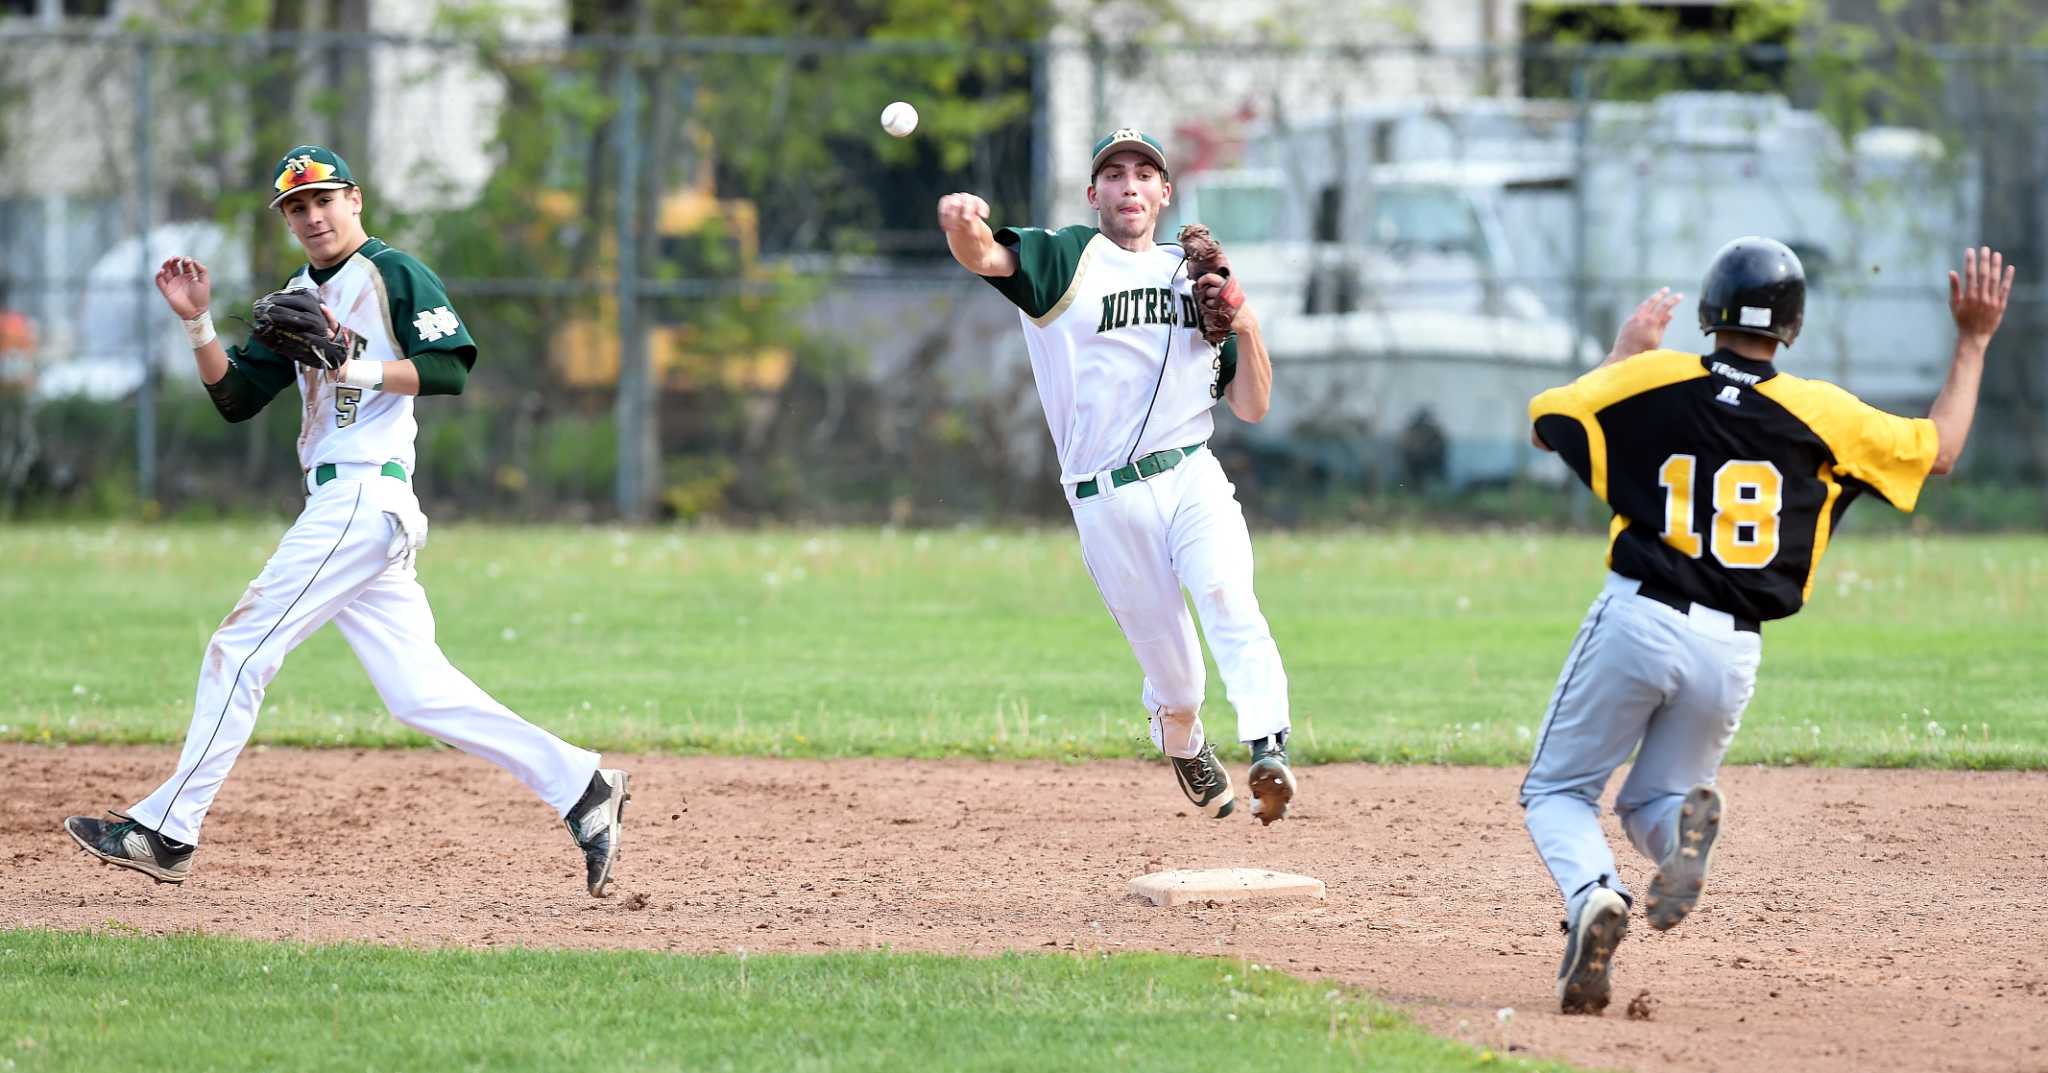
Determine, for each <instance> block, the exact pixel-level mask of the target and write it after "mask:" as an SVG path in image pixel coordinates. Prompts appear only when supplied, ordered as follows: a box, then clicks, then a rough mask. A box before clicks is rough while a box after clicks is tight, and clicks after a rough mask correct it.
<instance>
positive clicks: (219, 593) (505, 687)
mask: <svg viewBox="0 0 2048 1073" xmlns="http://www.w3.org/2000/svg"><path fill="white" fill-rule="evenodd" d="M281 530H283V524H262V526H252V524H242V526H158V528H137V526H102V528H82V526H10V528H0V555H4V559H6V561H8V563H10V565H8V569H6V571H4V573H0V600H4V604H6V606H8V608H16V610H14V612H12V614H8V616H6V620H4V627H0V629H4V643H6V651H8V653H10V655H12V668H10V672H8V674H6V676H4V680H0V682H4V684H0V739H12V741H180V739H182V733H184V725H186V721H188V717H190V698H193V686H195V678H197V670H199V657H201V651H203V647H205V641H207V637H209V633H211V631H213V627H215V623H217V620H219V616H221V614H225V612H227V610H229V608H231V606H233V602H236V598H238V596H240V592H242V586H244V584H246V582H248V580H250V577H254V575H256V571H258V569H260V567H262V561H264V559H266V557H268V553H270V549H272V545H274V541H276V536H279V532H281ZM1255 547H1257V555H1260V598H1262V602H1264V606H1266V612H1268V618H1270V620H1272V625H1274V633H1276V637H1278V641H1280V651H1282V657H1284V659H1286V666H1288V676H1290V680H1292V698H1294V723H1296V752H1298V754H1300V758H1303V760H1307V762H1317V760H1323V762H1327V760H1386V762H1456V764H1522V762H1524V760H1526V756H1528V752H1530V735H1532V733H1534V731H1536V727H1538V723H1540V719H1542V709H1544V702H1546V698H1548V692H1550V688H1552V684H1554V680H1556V672H1559V666H1561V663H1563V657H1565V649H1567V647H1569V643H1571V637H1573V631H1575V629H1577V623H1579V616H1581V612H1583V608H1585V604H1587V602H1589V600H1591V594H1593V590H1595V586H1597V584H1599V577H1602V569H1604V567H1602V565H1599V555H1602V543H1599V539H1597V536H1589V534H1563V536H1559V534H1524V532H1491V534H1485V532H1405V530H1395V532H1368V530H1358V532H1337V534H1286V532H1268V534H1260V536H1255ZM422 580H424V584H426V586H428V592H430V596H432V598H434V608H436V614H438V629H440V641H442V645H444V647H446V651H449V653H451V657H453V659H455V661H457V666H461V668H463V670H465V672H469V676H471V678H475V680H477V682H481V684H483V686H485V688H489V690H492V692H494V694H498V696H500V698H502V700H506V702H508V704H512V706H514V709H518V711H520V713H524V715H526V717H530V719H535V721H539V723H545V725H547V727H551V729H555V731H559V733H563V735H565V737H571V739H575V741H582V743H590V745H598V747H606V749H680V752H739V754H766V756H1008V758H1047V756H1051V758H1108V756H1147V754H1149V752H1151V745H1149V743H1147V741H1145V723H1143V715H1141V711H1139V702H1137V694H1139V674H1137V666H1135V661H1133V659H1130V653H1128V649H1126V647H1124V643H1122V639H1120V637H1118V633H1116V629H1114V625H1112V623H1110V616H1108V614H1106V612H1104V608H1102V604H1100V600H1098V598H1096V592H1094V588H1092V586H1090V582H1087V575H1085V571H1083V569H1081V563H1079V553H1077V547H1075V539H1073V534H1071V532H1069V530H1065V528H1047V530H1040V532H991V530H944V532H893V530H815V532H807V530H768V532H731V530H676V528H657V530H604V528H502V526H444V528H436V530H434V539H432V545H430V547H428V551H426V557H424V561H422ZM2044 637H2048V539H2040V536H1946V539H1921V536H1907V534H1882V536H1858V534H1855V530H1853V526H1851V530H1849V532H1847V534H1845V536H1843V539H1841V541H1837V543H1835V549H1833V553H1831V555H1829V559H1827V563H1825V565H1823V573H1821V582H1819V586H1817V590H1815V600H1812V608H1810V610H1806V612H1802V614H1800V616H1796V618H1792V620H1788V623H1778V625H1772V627H1767V637H1765V659H1763V676H1761V686H1759V690H1757V700H1755V704H1753V706H1751V711H1749V717H1747V719H1745V727H1743V733H1741V735H1739V737H1737V743H1735V754H1733V760H1735V762H1774V764H1858V766H1898V764H1913V766H1964V768H2042V766H2048V711H2044V709H2042V704H2040V702H2038V700H2040V672H2038V668H2040V659H2042V639H2044ZM1208 694H1210V704H1208V717H1210V725H1212V727H1219V729H1221V731H1223V735H1229V733H1231V729H1233V727H1231V715H1229V709H1227V704H1225V690H1223V682H1221V680H1219V678H1217V676H1214V674H1210V688H1208ZM256 737H258V741H270V743H307V745H383V743H420V741H424V739H420V737H418V735H412V733H410V731H406V729H403V727H399V725H397V723H395V721H393V719H389V717H387V715H385V713H383V709H381V704H379V700H377V694H375V692H373V690H371V686H369V682H367V678H365V676H362V670H360V668H358V666H356V661H354V655H352V653H350V651H348V649H346V645H342V641H340V637H338V635H336V633H334V631H322V633H319V635H317V637H313V641H309V643H307V645H305V647H303V649H299V651H297V653H295V655H293V657H291V661H287V666H285V672H283V674H281V676H279V678H276V682H274V684H272V688H270V694H268V702H266V706H264V719H262V725H260V727H258V735H256Z"/></svg>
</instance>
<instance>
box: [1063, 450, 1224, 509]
mask: <svg viewBox="0 0 2048 1073" xmlns="http://www.w3.org/2000/svg"><path fill="white" fill-rule="evenodd" d="M1201 449H1202V445H1201V444H1199V443H1198V444H1195V445H1194V446H1193V447H1168V448H1167V449H1166V450H1164V451H1154V452H1152V453H1151V454H1149V455H1146V456H1145V457H1143V458H1140V459H1138V460H1137V461H1136V462H1133V463H1131V464H1130V465H1128V466H1125V467H1124V468H1122V469H1113V470H1110V471H1109V486H1110V487H1111V488H1122V487H1123V486H1124V485H1127V484H1136V483H1137V482H1139V481H1142V480H1145V479H1146V478H1148V477H1157V476H1159V475H1160V474H1162V473H1165V472H1166V471H1167V470H1170V469H1172V468H1173V467H1175V466H1178V465H1180V463H1181V460H1182V459H1185V458H1193V457H1195V452H1196V451H1199V450H1201ZM1100 491H1102V487H1101V485H1100V484H1099V483H1097V481H1096V480H1095V478H1093V477H1091V478H1089V479H1087V480H1085V481H1082V482H1081V483H1080V484H1077V485H1075V486H1074V498H1075V499H1087V498H1088V497H1089V496H1092V495H1095V494H1096V493H1098V492H1100Z"/></svg>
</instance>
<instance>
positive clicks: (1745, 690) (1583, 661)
mask: <svg viewBox="0 0 2048 1073" xmlns="http://www.w3.org/2000/svg"><path fill="white" fill-rule="evenodd" d="M1637 587H1638V583H1637V582H1636V581H1635V580H1633V579H1630V578H1625V577H1622V576H1621V575H1619V574H1609V575H1608V579H1607V584H1606V587H1605V588H1603V589H1602V590H1601V592H1600V595H1599V596H1598V597H1596V598H1594V600H1593V606H1592V607H1590V608H1588V609H1587V611H1586V618H1585V621H1584V622H1582V623H1581V624H1580V626H1579V634H1578V637H1577V638H1576V639H1575V640H1574V641H1573V642H1572V647H1571V652H1570V653H1569V654H1567V655H1566V656H1565V661H1564V670H1563V672H1562V673H1561V674H1559V676H1558V680H1557V690H1556V692H1555V693H1553V694H1552V696H1551V699H1550V712H1549V714H1547V715H1546V716H1545V717H1544V720H1543V730H1542V732H1541V733H1540V734H1539V735H1538V737H1537V740H1536V754H1535V756H1534V758H1532V759H1531V760H1530V762H1529V773H1528V775H1527V776H1526V777H1524V778H1523V780H1522V791H1521V799H1522V808H1523V809H1524V810H1525V812H1524V816H1523V819H1524V821H1525V822H1526V823H1527V824H1528V827H1529V837H1530V838H1532V839H1534V840H1535V842H1536V852H1537V853H1539V854H1540V855H1542V857H1543V863H1544V864H1545V865H1546V866H1548V867H1549V869H1550V875H1551V878H1552V879H1555V880H1556V881H1557V888H1558V893H1559V894H1561V895H1563V896H1564V900H1565V908H1566V919H1568V920H1571V919H1577V915H1578V910H1579V903H1580V902H1581V901H1583V900H1584V899H1585V897H1586V895H1587V894H1588V893H1589V892H1590V891H1591V889H1592V888H1593V887H1594V886H1596V885H1604V886H1606V887H1608V888H1610V889H1612V890H1614V891H1616V892H1619V893H1621V894H1622V895H1623V896H1624V897H1626V896H1627V895H1628V890H1627V888H1626V887H1625V886H1624V885H1623V884H1622V882H1621V877H1620V876H1619V875H1617V874H1616V870H1615V862H1614V851H1613V850H1612V849H1610V848H1608V845H1607V836H1606V834H1605V833H1604V832H1602V831H1601V830H1600V794H1601V792H1602V791H1603V790H1604V789H1605V788H1606V786H1607V780H1608V778H1609V777H1610V776H1612V775H1613V774H1614V770H1615V769H1616V768H1618V767H1620V766H1621V765H1622V763H1623V762H1625V761H1627V760H1628V757H1629V753H1631V752H1634V753H1635V754H1636V758H1635V764H1634V766H1633V767H1631V768H1630V769H1629V773H1628V778H1627V779H1625V780H1623V782H1622V784H1621V791H1620V793H1619V794H1618V795H1617V796H1616V797H1615V801H1614V811H1615V814H1616V815H1617V816H1619V817H1620V819H1621V826H1622V830H1624V831H1626V832H1627V833H1628V838H1629V841H1630V842H1631V843H1633V844H1634V845H1635V847H1636V850H1637V851H1638V852H1640V853H1641V854H1642V855H1643V856H1644V857H1647V858H1649V859H1650V860H1651V861H1653V862H1660V863H1661V862H1662V861H1663V859H1664V858H1665V857H1666V856H1668V855H1669V854H1670V853H1671V851H1672V849H1673V848H1674V847H1675V846H1676V845H1677V840H1678V810H1679V806H1680V805H1681V804H1682V803H1683V802H1684V799H1685V794H1686V791H1688V790H1690V789H1692V788H1693V787H1694V786H1696V785H1698V784H1700V783H1711V782H1713V781H1714V776H1715V773H1716V772H1718V771H1719V770H1720V768H1721V758H1722V757H1723V756H1725V755H1727V752H1728V745H1729V743H1730V742H1732V741H1734V740H1735V730H1736V728H1737V727H1738V726H1739V725H1741V722H1742V710H1743V709H1744V708H1746V707H1748V706H1749V699H1750V696H1751V695H1752V694H1754V693H1755V692H1756V672H1757V667H1758V665H1759V664H1760V663H1761V662H1762V660H1763V638H1762V637H1761V636H1760V635H1758V634H1754V633H1747V632H1744V631H1741V630H1737V629H1735V627H1734V620H1733V619H1731V618H1730V617H1729V616H1728V615H1727V614H1725V613H1723V612H1720V611H1714V610H1711V609H1708V608H1704V607H1694V608H1693V609H1692V611H1691V613H1689V614H1687V613H1682V612H1680V611H1678V610H1676V609H1674V608H1671V607H1668V606H1666V605H1664V604H1661V603H1658V602H1657V601H1655V600H1652V599H1650V598H1649V597H1647V596H1640V595H1637V593H1636V589H1637ZM1638 746H1640V749H1639V748H1638Z"/></svg>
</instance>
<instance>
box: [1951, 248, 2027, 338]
mask: <svg viewBox="0 0 2048 1073" xmlns="http://www.w3.org/2000/svg"><path fill="white" fill-rule="evenodd" d="M2012 276H2013V266H2011V265H2009V264H2006V263H2005V255H2004V254H2001V253H1999V252H1998V251H1997V250H1994V249H1992V248H1991V247H1989V246H1982V247H1979V248H1977V249H1974V250H1964V251H1963V274H1962V275H1961V276H1960V277H1958V276H1957V275H1956V274H1955V273H1954V272H1950V273H1949V274H1948V311H1949V314H1950V315H1951V316H1953V317H1955V319H1956V333H1957V334H1958V335H1962V336H1964V337H1974V338H1976V339H1979V340H1982V341H1987V342H1988V341H1989V340H1990V339H1991V335H1992V333H1994V332H1996V331H1998V323H1999V321H2002V320H2004V319H2005V303H2006V300H2007V299H2009V298H2011V297H2012Z"/></svg>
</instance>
